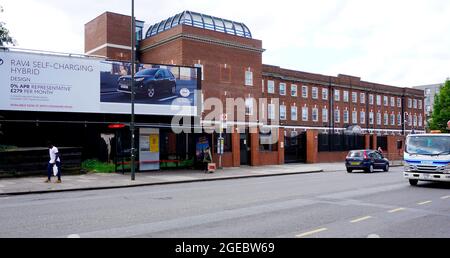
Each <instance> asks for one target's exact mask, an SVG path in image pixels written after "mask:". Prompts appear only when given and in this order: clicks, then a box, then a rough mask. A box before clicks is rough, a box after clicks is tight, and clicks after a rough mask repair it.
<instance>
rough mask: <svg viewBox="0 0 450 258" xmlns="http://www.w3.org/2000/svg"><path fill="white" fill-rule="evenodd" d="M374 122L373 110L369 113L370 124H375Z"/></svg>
mask: <svg viewBox="0 0 450 258" xmlns="http://www.w3.org/2000/svg"><path fill="white" fill-rule="evenodd" d="M373 122H374V120H373V112H370V113H369V124H371V125H373Z"/></svg>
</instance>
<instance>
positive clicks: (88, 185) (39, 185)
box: [0, 162, 400, 196]
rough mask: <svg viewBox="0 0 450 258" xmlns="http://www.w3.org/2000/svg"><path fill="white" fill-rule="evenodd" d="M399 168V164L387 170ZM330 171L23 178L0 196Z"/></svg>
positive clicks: (286, 168)
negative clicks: (134, 177)
mask: <svg viewBox="0 0 450 258" xmlns="http://www.w3.org/2000/svg"><path fill="white" fill-rule="evenodd" d="M396 166H400V162H397V163H392V164H391V167H396ZM330 171H345V165H344V163H342V162H339V163H318V164H285V165H269V166H260V167H250V166H244V167H239V168H223V169H218V170H216V172H214V173H204V172H203V171H199V170H167V171H166V170H164V171H157V172H137V173H136V180H135V181H131V175H130V173H126V174H121V173H107V174H101V173H88V174H83V175H68V176H64V174H63V176H62V183H61V184H56V183H55V181H56V178H52V183H45V182H44V181H45V179H46V178H45V176H43V177H25V178H12V179H0V196H6V195H25V194H42V193H52V192H68V191H83V190H102V189H114V188H128V187H139V186H150V185H166V184H179V183H191V182H201V181H217V180H230V179H239V178H249V177H270V176H283V175H294V174H309V173H320V172H330Z"/></svg>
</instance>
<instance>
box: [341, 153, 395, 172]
mask: <svg viewBox="0 0 450 258" xmlns="http://www.w3.org/2000/svg"><path fill="white" fill-rule="evenodd" d="M345 166H346V167H347V172H349V173H351V172H353V170H364V171H366V172H370V173H372V172H373V171H374V170H375V169H382V170H383V171H385V172H388V171H389V160H388V159H386V158H385V157H383V155H382V154H381V153H380V152H378V151H375V150H353V151H350V152H349V153H348V155H347V158H346V159H345Z"/></svg>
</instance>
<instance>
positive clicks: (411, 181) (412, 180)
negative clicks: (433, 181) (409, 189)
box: [409, 179, 419, 186]
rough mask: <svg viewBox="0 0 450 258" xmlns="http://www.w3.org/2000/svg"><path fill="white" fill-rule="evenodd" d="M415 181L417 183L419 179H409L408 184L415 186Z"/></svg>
mask: <svg viewBox="0 0 450 258" xmlns="http://www.w3.org/2000/svg"><path fill="white" fill-rule="evenodd" d="M417 183H419V180H417V179H409V184H410V185H412V186H416V185H417Z"/></svg>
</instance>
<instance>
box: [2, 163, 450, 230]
mask: <svg viewBox="0 0 450 258" xmlns="http://www.w3.org/2000/svg"><path fill="white" fill-rule="evenodd" d="M449 225H450V186H449V185H442V184H434V183H423V182H422V183H420V186H419V187H411V186H409V184H408V182H407V181H406V180H404V179H403V178H402V174H401V168H391V172H388V173H385V172H377V173H373V174H366V173H353V174H347V173H346V172H344V171H337V172H324V173H317V174H304V175H291V176H278V177H266V178H248V179H235V180H225V181H213V182H198V183H189V184H174V185H166V186H150V187H140V188H128V189H115V190H102V191H85V192H70V193H55V194H44V195H28V196H15V197H13V196H11V197H2V198H0V237H69V236H70V237H182V238H184V237H256V238H261V237H287V238H295V237H358V238H366V237H381V238H386V237H447V238H448V237H450V226H449Z"/></svg>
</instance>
